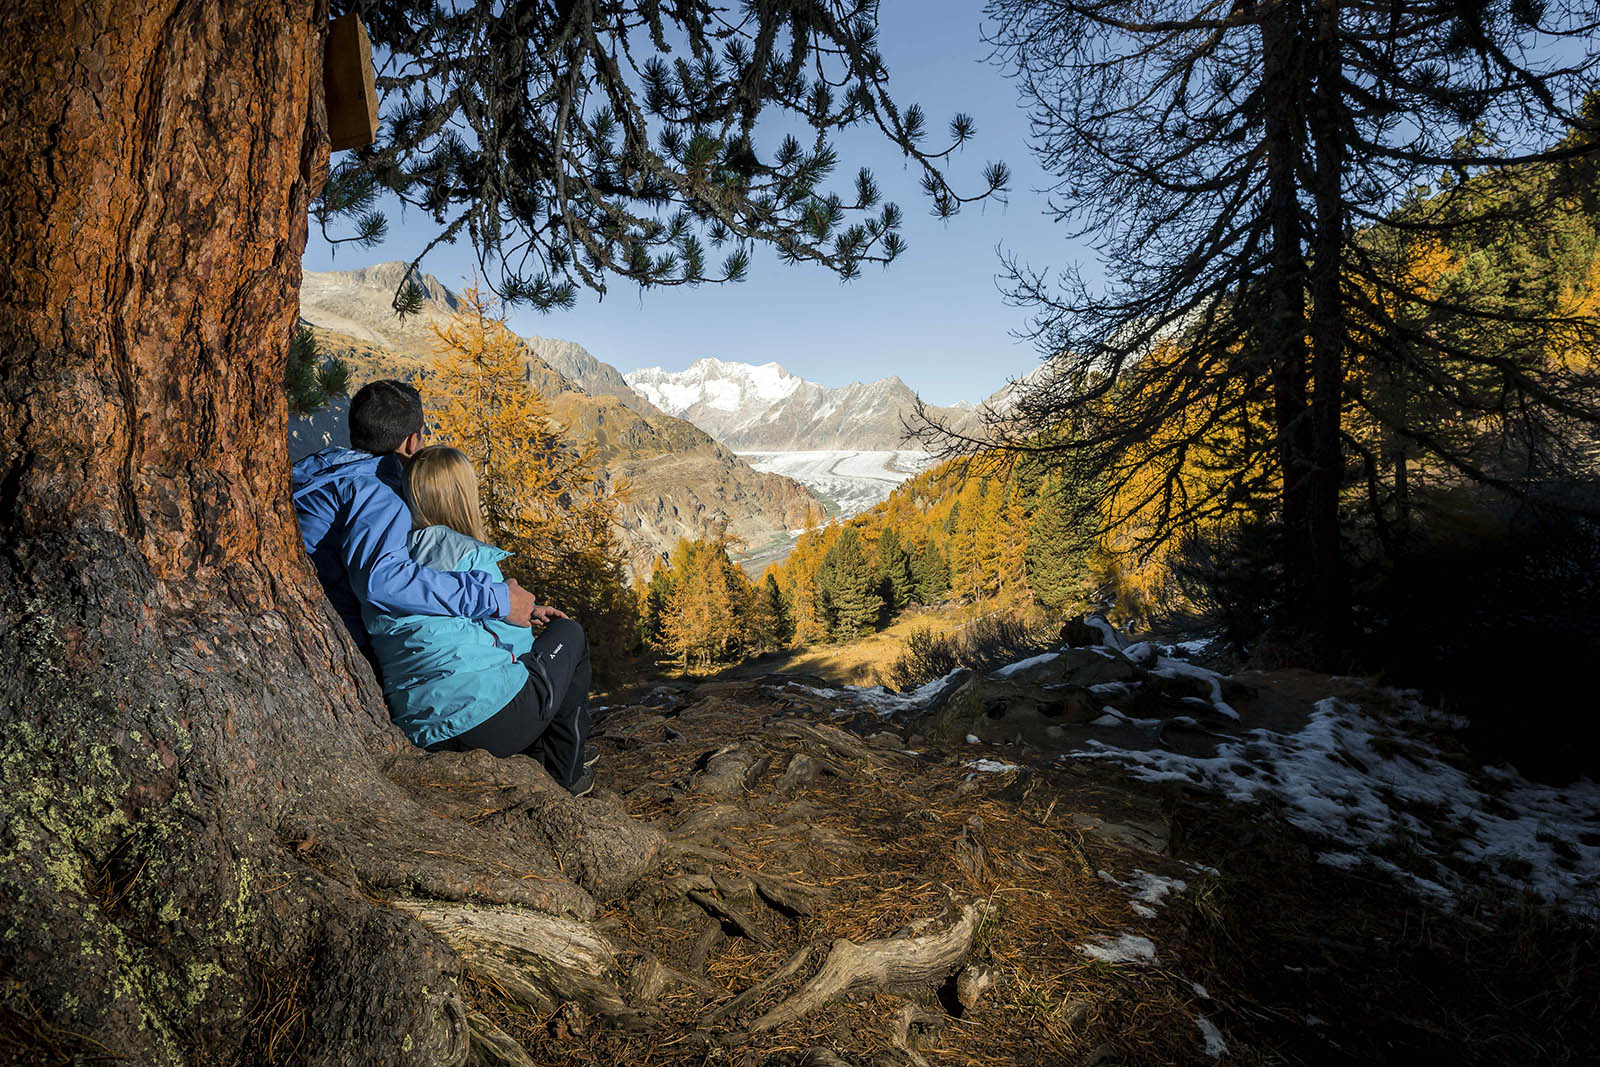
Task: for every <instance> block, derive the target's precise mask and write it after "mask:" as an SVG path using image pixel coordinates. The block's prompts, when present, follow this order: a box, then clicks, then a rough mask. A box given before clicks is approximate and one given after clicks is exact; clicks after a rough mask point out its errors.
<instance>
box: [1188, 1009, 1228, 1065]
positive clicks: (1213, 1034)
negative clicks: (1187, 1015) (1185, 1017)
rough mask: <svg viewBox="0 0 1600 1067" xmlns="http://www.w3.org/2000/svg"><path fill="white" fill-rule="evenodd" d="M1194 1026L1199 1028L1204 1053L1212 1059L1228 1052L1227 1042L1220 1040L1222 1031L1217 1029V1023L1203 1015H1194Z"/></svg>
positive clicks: (1217, 1058) (1216, 1058) (1219, 1057)
mask: <svg viewBox="0 0 1600 1067" xmlns="http://www.w3.org/2000/svg"><path fill="white" fill-rule="evenodd" d="M1194 1024H1195V1026H1197V1027H1199V1028H1200V1038H1201V1040H1203V1041H1204V1042H1205V1053H1206V1055H1207V1056H1210V1057H1211V1058H1212V1059H1214V1060H1220V1059H1221V1058H1222V1057H1223V1056H1226V1055H1227V1054H1228V1043H1227V1042H1226V1041H1224V1040H1222V1031H1221V1030H1218V1029H1217V1024H1216V1023H1214V1022H1212V1021H1211V1020H1210V1019H1207V1018H1206V1017H1205V1016H1204V1015H1196V1016H1195V1019H1194Z"/></svg>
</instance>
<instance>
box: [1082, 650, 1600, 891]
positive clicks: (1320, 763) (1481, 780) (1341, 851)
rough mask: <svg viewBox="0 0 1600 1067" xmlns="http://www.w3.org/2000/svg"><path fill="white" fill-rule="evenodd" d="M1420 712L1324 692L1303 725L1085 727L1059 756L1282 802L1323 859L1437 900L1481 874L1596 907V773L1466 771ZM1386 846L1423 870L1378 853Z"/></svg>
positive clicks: (1599, 802)
mask: <svg viewBox="0 0 1600 1067" xmlns="http://www.w3.org/2000/svg"><path fill="white" fill-rule="evenodd" d="M1208 673H1209V672H1208ZM1427 721H1429V716H1428V715H1427V713H1426V709H1421V708H1419V707H1412V708H1410V709H1409V711H1408V713H1407V714H1406V715H1403V716H1398V717H1392V718H1390V719H1388V720H1387V721H1384V722H1379V721H1377V720H1375V719H1374V718H1372V717H1371V716H1368V715H1367V714H1366V713H1364V712H1362V711H1361V710H1360V709H1359V708H1357V707H1355V706H1353V705H1350V704H1347V703H1344V702H1343V701H1340V700H1337V699H1334V698H1329V699H1326V700H1322V701H1319V702H1318V703H1317V704H1316V705H1315V709H1314V710H1313V712H1312V714H1311V717H1310V719H1309V721H1308V722H1307V723H1306V725H1305V727H1304V728H1303V729H1302V730H1300V731H1299V732H1298V733H1290V734H1282V733H1277V732H1274V731H1271V730H1265V729H1257V730H1251V731H1248V732H1247V733H1245V734H1244V735H1242V736H1240V737H1239V738H1237V739H1232V740H1228V741H1224V742H1223V743H1222V744H1221V745H1220V746H1219V747H1218V749H1217V752H1216V755H1214V756H1211V757H1197V756H1185V755H1181V754H1179V753H1176V752H1170V751H1165V750H1152V751H1137V750H1130V749H1120V748H1114V747H1111V746H1108V745H1105V744H1102V743H1100V742H1097V741H1093V740H1091V741H1089V742H1088V745H1089V747H1088V748H1087V749H1083V750H1079V751H1076V752H1072V753H1069V754H1067V755H1066V756H1064V757H1062V758H1064V759H1100V760H1107V761H1110V762H1113V763H1117V764H1119V765H1121V766H1123V767H1126V768H1127V769H1128V770H1129V771H1130V772H1131V773H1132V774H1133V776H1134V777H1136V778H1139V779H1142V780H1144V781H1150V782H1164V781H1172V782H1182V783H1184V784H1185V785H1188V786H1192V787H1198V788H1201V789H1205V790H1208V791H1211V792H1214V793H1217V794H1220V795H1221V796H1224V797H1226V798H1228V799H1229V800H1233V801H1237V802H1240V803H1246V804H1255V803H1260V802H1262V801H1267V800H1271V801H1274V802H1276V803H1279V804H1282V805H1283V816H1284V818H1285V819H1287V820H1288V821H1289V822H1290V823H1291V824H1293V825H1294V826H1296V827H1299V828H1300V829H1302V830H1305V831H1307V832H1309V833H1312V834H1315V835H1317V836H1319V837H1322V838H1325V839H1326V840H1328V841H1329V842H1331V843H1332V844H1333V846H1334V847H1332V848H1329V849H1328V850H1327V851H1325V852H1323V853H1321V854H1320V855H1319V856H1318V859H1319V860H1320V861H1321V862H1323V863H1326V864H1328V865H1329V866H1334V867H1341V868H1350V867H1356V866H1365V867H1368V868H1375V869H1377V870H1380V871H1383V872H1385V873H1386V874H1388V875H1390V876H1391V877H1393V878H1395V879H1396V880H1397V881H1399V882H1401V883H1402V884H1405V885H1407V886H1408V887H1409V888H1411V889H1412V890H1414V891H1415V892H1417V893H1418V894H1419V895H1421V896H1424V897H1430V898H1434V899H1436V900H1438V901H1441V902H1448V901H1451V900H1453V899H1454V898H1455V896H1456V894H1457V892H1458V891H1459V890H1460V889H1462V888H1465V887H1466V886H1467V885H1468V884H1469V883H1470V882H1486V883H1488V884H1490V885H1492V886H1495V887H1508V888H1512V889H1515V890H1518V891H1522V890H1526V891H1527V892H1529V893H1531V894H1532V895H1533V896H1534V897H1536V898H1537V899H1539V900H1541V901H1543V902H1545V903H1560V904H1564V905H1565V906H1567V907H1570V908H1573V909H1575V910H1579V911H1583V912H1595V911H1597V910H1600V785H1597V784H1596V783H1594V782H1592V781H1587V780H1585V781H1580V782H1577V783H1574V784H1573V785H1570V786H1567V787H1565V788H1556V787H1552V786H1546V785H1540V784H1537V783H1534V782H1529V781H1526V780H1524V779H1523V778H1521V777H1520V776H1519V775H1517V774H1516V772H1515V771H1514V770H1512V769H1510V768H1503V769H1498V768H1497V769H1493V770H1492V773H1489V774H1485V775H1480V776H1476V777H1475V776H1473V775H1471V774H1469V773H1467V772H1466V771H1463V770H1461V769H1460V768H1458V767H1455V766H1452V765H1451V764H1450V763H1448V762H1446V761H1445V760H1444V759H1443V758H1442V757H1441V755H1440V753H1439V752H1438V750H1437V748H1436V747H1434V746H1433V745H1431V744H1430V743H1429V742H1428V741H1427V740H1426V739H1425V738H1423V737H1420V736H1417V735H1416V734H1415V733H1414V732H1413V729H1412V728H1413V727H1415V726H1416V725H1418V724H1419V723H1426V722H1427ZM1436 724H1437V723H1436ZM1395 849H1399V850H1400V851H1401V852H1402V853H1403V854H1404V855H1406V856H1407V857H1409V858H1410V862H1412V864H1413V865H1417V864H1418V863H1420V870H1408V869H1405V868H1402V867H1400V866H1399V865H1398V864H1396V863H1395V862H1394V861H1393V860H1392V859H1390V858H1388V857H1387V856H1386V855H1385V854H1384V853H1385V852H1386V851H1393V850H1395ZM1463 867H1466V868H1469V869H1470V870H1471V871H1473V872H1474V873H1475V875H1476V877H1472V878H1467V877H1465V876H1464V875H1463V874H1462V873H1461V869H1462V868H1463Z"/></svg>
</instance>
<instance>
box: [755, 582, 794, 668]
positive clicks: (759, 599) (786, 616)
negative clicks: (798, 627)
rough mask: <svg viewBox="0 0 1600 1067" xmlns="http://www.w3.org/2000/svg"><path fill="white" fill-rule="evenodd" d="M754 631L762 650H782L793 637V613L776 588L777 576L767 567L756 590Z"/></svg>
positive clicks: (777, 587) (787, 600)
mask: <svg viewBox="0 0 1600 1067" xmlns="http://www.w3.org/2000/svg"><path fill="white" fill-rule="evenodd" d="M756 605H757V606H756V612H755V617H756V619H757V620H758V622H757V625H756V626H755V629H756V631H757V633H758V634H759V637H760V641H761V645H762V647H764V648H769V649H776V648H783V647H784V646H785V645H787V644H788V643H789V641H790V640H791V639H792V638H793V637H794V611H793V610H792V609H791V608H790V606H789V598H788V597H786V596H784V595H783V590H782V589H781V588H779V586H778V574H777V570H776V568H774V567H768V568H767V573H766V574H765V576H763V578H762V579H761V584H760V586H759V587H757V589H756Z"/></svg>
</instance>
